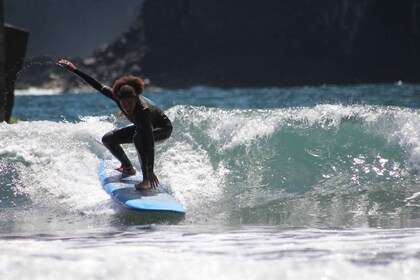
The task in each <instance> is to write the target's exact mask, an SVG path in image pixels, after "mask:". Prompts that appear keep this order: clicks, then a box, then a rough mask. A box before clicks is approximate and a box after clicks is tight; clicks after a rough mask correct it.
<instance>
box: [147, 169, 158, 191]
mask: <svg viewBox="0 0 420 280" xmlns="http://www.w3.org/2000/svg"><path fill="white" fill-rule="evenodd" d="M147 179H148V180H149V183H150V187H152V189H155V188H157V186H158V185H159V180H158V178H157V177H156V174H155V172H153V171H149V173H147Z"/></svg>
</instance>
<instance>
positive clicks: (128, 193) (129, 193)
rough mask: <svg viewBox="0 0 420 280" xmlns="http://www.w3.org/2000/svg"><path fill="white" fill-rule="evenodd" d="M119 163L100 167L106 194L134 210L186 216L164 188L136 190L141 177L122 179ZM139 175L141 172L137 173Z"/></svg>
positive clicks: (107, 162) (100, 176)
mask: <svg viewBox="0 0 420 280" xmlns="http://www.w3.org/2000/svg"><path fill="white" fill-rule="evenodd" d="M117 167H118V162H116V161H112V160H104V161H102V162H101V163H100V165H99V171H98V175H99V180H100V181H101V184H102V186H103V187H104V189H105V190H106V192H107V193H108V194H109V195H110V196H111V197H112V198H113V199H114V200H115V201H116V202H118V203H119V204H121V205H123V206H124V207H127V208H129V209H132V210H137V211H145V212H151V211H152V212H153V211H156V212H172V213H179V214H185V213H186V210H185V209H184V207H182V205H181V204H180V203H179V202H178V201H177V200H176V199H175V198H174V197H173V196H172V195H171V194H170V193H169V192H168V191H167V190H166V189H165V188H163V187H162V186H159V187H157V188H156V189H151V190H141V191H140V190H136V189H135V187H134V185H135V184H137V183H139V182H141V179H142V177H141V175H135V176H130V177H125V178H122V176H121V172H119V171H117V170H115V168H117ZM137 173H139V172H137Z"/></svg>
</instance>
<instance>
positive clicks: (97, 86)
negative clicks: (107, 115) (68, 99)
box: [73, 69, 114, 100]
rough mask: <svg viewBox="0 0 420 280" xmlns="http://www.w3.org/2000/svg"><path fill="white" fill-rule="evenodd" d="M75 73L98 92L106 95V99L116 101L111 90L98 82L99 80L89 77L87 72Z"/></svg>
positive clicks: (76, 70) (75, 71)
mask: <svg viewBox="0 0 420 280" xmlns="http://www.w3.org/2000/svg"><path fill="white" fill-rule="evenodd" d="M73 73H74V74H76V75H77V76H79V77H80V78H82V79H83V80H84V81H85V82H87V83H88V84H89V85H90V86H91V87H93V88H94V89H96V90H97V91H99V92H100V93H102V94H103V95H105V96H106V97H108V98H110V99H112V100H114V98H113V95H112V90H111V88H109V87H107V86H104V85H102V84H101V83H100V82H98V81H97V80H95V79H94V78H92V77H91V76H89V75H88V74H86V73H85V72H83V71H81V70H79V69H75V70H74V71H73Z"/></svg>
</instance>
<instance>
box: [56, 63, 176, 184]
mask: <svg viewBox="0 0 420 280" xmlns="http://www.w3.org/2000/svg"><path fill="white" fill-rule="evenodd" d="M58 65H59V66H61V67H63V68H64V69H66V70H68V71H70V72H72V73H74V74H76V75H78V76H79V77H80V78H82V79H83V80H84V81H86V82H87V83H88V84H89V85H90V86H91V87H93V88H94V89H96V90H97V91H99V92H100V93H101V94H102V95H104V96H106V97H108V98H110V99H111V100H113V101H114V102H115V103H116V105H117V106H118V108H119V109H120V110H121V111H122V112H123V114H124V115H125V117H126V118H127V119H128V120H129V121H130V122H131V123H133V124H132V125H128V126H126V127H123V128H119V129H116V130H113V131H110V132H108V133H106V134H105V135H104V136H103V137H102V143H103V144H104V146H105V147H106V148H107V149H108V150H109V151H110V152H111V154H112V155H113V156H114V157H116V158H117V159H118V160H119V161H120V163H121V167H120V168H118V170H119V171H120V172H121V173H122V174H123V176H131V175H135V174H136V170H135V169H134V167H133V165H132V164H131V161H130V160H129V159H128V157H127V155H126V154H125V152H124V150H123V149H122V147H121V144H127V143H134V146H135V148H136V150H137V154H138V157H139V161H140V164H141V170H142V174H143V181H142V182H140V183H139V184H137V185H135V187H136V189H139V190H145V189H150V188H156V187H157V186H158V185H159V180H158V178H157V176H156V174H155V172H154V158H155V143H157V142H161V141H164V140H166V139H168V138H169V137H170V135H171V133H172V123H171V121H170V120H169V118H168V117H167V116H166V115H165V114H164V113H163V111H162V110H161V109H160V108H159V107H157V106H156V104H155V103H154V102H152V101H151V100H149V99H147V98H145V97H144V96H142V93H143V91H144V82H143V80H142V79H141V78H139V77H136V76H125V77H122V78H120V79H118V80H116V81H115V83H114V85H113V87H112V88H110V87H108V86H105V85H102V84H101V83H99V82H98V81H97V80H95V79H94V78H92V77H91V76H89V75H88V74H86V73H84V72H83V71H81V70H79V69H78V68H77V67H76V66H75V65H74V64H73V63H72V62H70V61H68V60H66V59H60V60H59V61H58Z"/></svg>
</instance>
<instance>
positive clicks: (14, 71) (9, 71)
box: [4, 24, 29, 122]
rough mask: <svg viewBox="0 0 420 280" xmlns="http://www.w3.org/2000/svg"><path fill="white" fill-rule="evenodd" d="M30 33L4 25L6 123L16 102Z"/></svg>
mask: <svg viewBox="0 0 420 280" xmlns="http://www.w3.org/2000/svg"><path fill="white" fill-rule="evenodd" d="M28 36H29V32H28V31H26V30H24V29H21V28H18V27H15V26H12V25H9V24H5V25H4V38H5V42H6V43H5V54H6V63H5V65H6V67H5V70H4V76H5V90H4V91H5V97H6V98H5V109H6V113H5V121H7V122H9V121H10V118H11V116H12V109H13V105H14V100H15V93H14V92H15V83H16V79H17V76H18V73H19V71H20V70H21V69H22V66H23V59H24V58H25V52H26V46H27V43H28Z"/></svg>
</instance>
